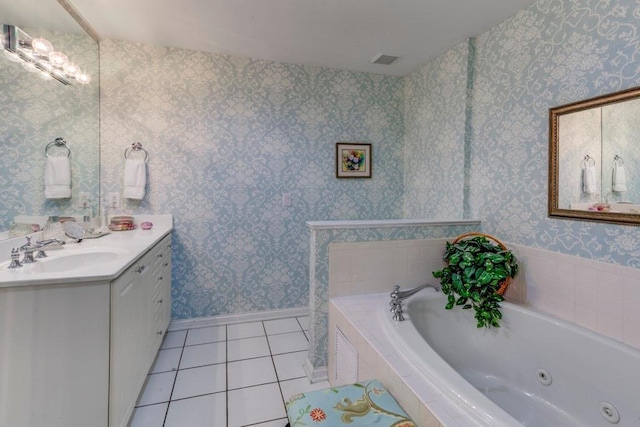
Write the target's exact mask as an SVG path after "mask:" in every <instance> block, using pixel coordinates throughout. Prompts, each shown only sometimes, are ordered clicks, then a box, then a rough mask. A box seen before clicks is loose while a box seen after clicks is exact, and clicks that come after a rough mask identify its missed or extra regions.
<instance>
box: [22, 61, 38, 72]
mask: <svg viewBox="0 0 640 427" xmlns="http://www.w3.org/2000/svg"><path fill="white" fill-rule="evenodd" d="M22 68H24V69H25V70H27V71H28V72H30V73H35V72H36V71H39V70H38V67H36V64H34V63H33V62H23V63H22Z"/></svg>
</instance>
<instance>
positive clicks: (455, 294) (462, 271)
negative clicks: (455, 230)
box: [433, 233, 518, 328]
mask: <svg viewBox="0 0 640 427" xmlns="http://www.w3.org/2000/svg"><path fill="white" fill-rule="evenodd" d="M443 259H444V261H445V262H446V264H447V265H446V267H444V268H443V269H442V270H438V271H434V272H433V276H434V277H435V278H437V279H440V284H441V286H442V292H443V293H444V294H445V295H447V305H446V306H445V308H446V309H447V310H451V309H452V308H453V307H456V306H462V309H464V310H468V309H471V308H473V310H474V311H475V319H476V321H477V326H478V328H482V327H487V328H489V327H491V326H494V327H496V328H498V327H500V319H502V312H501V311H500V303H501V302H502V301H504V297H503V296H502V294H503V293H504V292H505V291H506V289H507V286H508V284H509V280H510V279H511V278H513V277H515V275H516V274H517V272H518V263H517V261H516V257H515V255H514V254H513V253H512V252H511V251H509V250H507V248H506V247H505V246H504V245H503V244H502V242H500V241H499V240H498V239H496V238H495V237H493V236H489V235H487V234H482V233H467V234H463V235H461V236H458V237H457V238H456V239H455V240H454V241H453V242H452V243H449V242H447V244H446V249H445V252H444V256H443Z"/></svg>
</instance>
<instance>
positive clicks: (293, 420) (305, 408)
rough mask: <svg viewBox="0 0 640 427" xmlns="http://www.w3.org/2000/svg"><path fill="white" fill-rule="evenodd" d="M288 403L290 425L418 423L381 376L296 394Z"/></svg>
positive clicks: (389, 426) (399, 426) (396, 426)
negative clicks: (380, 378)
mask: <svg viewBox="0 0 640 427" xmlns="http://www.w3.org/2000/svg"><path fill="white" fill-rule="evenodd" d="M286 406H287V416H288V417H289V424H288V426H290V427H299V426H305V425H306V426H308V425H318V426H323V425H324V426H340V425H348V426H351V427H365V426H380V427H416V425H415V423H414V422H413V421H411V419H410V418H409V416H408V415H407V414H406V412H404V410H403V409H402V408H401V407H400V405H399V404H398V402H396V400H395V399H394V398H393V396H391V394H390V393H389V392H388V391H387V389H386V388H385V387H384V386H383V385H382V384H380V382H379V381H378V380H372V381H365V382H361V383H355V384H351V385H347V386H343V387H330V388H326V389H324V390H318V391H313V392H309V393H300V394H296V395H294V396H291V398H290V399H289V400H288V401H287V403H286Z"/></svg>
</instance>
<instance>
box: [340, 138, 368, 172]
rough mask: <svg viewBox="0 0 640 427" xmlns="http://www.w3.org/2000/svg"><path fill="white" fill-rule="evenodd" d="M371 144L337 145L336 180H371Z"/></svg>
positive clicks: (343, 143) (344, 143)
mask: <svg viewBox="0 0 640 427" xmlns="http://www.w3.org/2000/svg"><path fill="white" fill-rule="evenodd" d="M372 155H373V152H372V147H371V144H362V143H353V142H338V143H336V178H371V172H372V166H373V158H372Z"/></svg>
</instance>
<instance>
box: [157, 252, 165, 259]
mask: <svg viewBox="0 0 640 427" xmlns="http://www.w3.org/2000/svg"><path fill="white" fill-rule="evenodd" d="M156 256H157V257H158V258H162V257H163V256H164V254H163V253H162V252H161V253H159V254H158V255H156Z"/></svg>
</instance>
